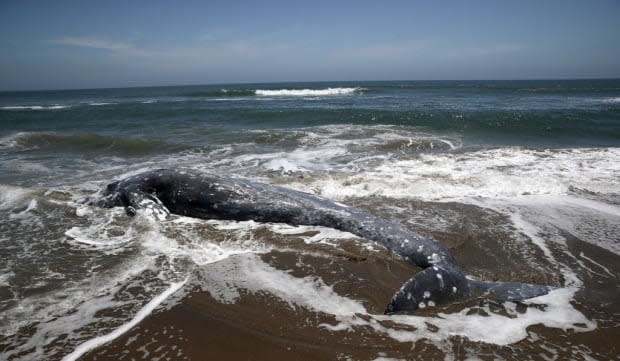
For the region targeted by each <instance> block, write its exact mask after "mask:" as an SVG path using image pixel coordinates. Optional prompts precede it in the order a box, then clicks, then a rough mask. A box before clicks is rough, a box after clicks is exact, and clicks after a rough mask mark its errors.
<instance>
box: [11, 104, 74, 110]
mask: <svg viewBox="0 0 620 361" xmlns="http://www.w3.org/2000/svg"><path fill="white" fill-rule="evenodd" d="M69 107H70V106H69V105H59V104H54V105H7V106H4V107H0V109H2V110H54V109H64V108H69Z"/></svg>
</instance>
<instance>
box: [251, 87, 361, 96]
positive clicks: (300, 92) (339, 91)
mask: <svg viewBox="0 0 620 361" xmlns="http://www.w3.org/2000/svg"><path fill="white" fill-rule="evenodd" d="M363 90H364V89H363V88H360V87H356V88H326V89H277V90H271V89H269V90H267V89H256V91H255V93H256V95H261V96H304V97H305V96H326V95H346V94H354V93H359V92H361V91H363Z"/></svg>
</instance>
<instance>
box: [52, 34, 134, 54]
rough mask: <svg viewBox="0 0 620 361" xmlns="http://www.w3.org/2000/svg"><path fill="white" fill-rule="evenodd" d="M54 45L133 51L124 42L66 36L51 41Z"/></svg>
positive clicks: (129, 45)
mask: <svg viewBox="0 0 620 361" xmlns="http://www.w3.org/2000/svg"><path fill="white" fill-rule="evenodd" d="M53 42H54V43H56V44H62V45H71V46H79V47H84V48H95V49H104V50H112V51H115V50H126V49H133V48H134V46H133V45H132V44H130V43H126V42H118V41H110V40H104V39H97V38H85V37H71V36H67V37H64V38H61V39H57V40H54V41H53Z"/></svg>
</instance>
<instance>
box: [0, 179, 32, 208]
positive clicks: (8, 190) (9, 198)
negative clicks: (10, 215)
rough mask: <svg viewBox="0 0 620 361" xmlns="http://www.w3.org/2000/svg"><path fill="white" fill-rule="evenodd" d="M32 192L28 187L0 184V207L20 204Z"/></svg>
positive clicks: (11, 206)
mask: <svg viewBox="0 0 620 361" xmlns="http://www.w3.org/2000/svg"><path fill="white" fill-rule="evenodd" d="M33 192H34V191H33V190H32V189H29V188H23V187H16V186H10V185H6V184H0V209H9V208H13V207H15V206H17V205H22V204H23V203H24V202H25V201H26V198H28V197H29V196H30V195H32V193H33ZM35 206H36V204H35Z"/></svg>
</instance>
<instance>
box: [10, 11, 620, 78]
mask: <svg viewBox="0 0 620 361" xmlns="http://www.w3.org/2000/svg"><path fill="white" fill-rule="evenodd" d="M619 39H620V1H617V0H611V1H605V0H596V1H594V0H583V1H570V0H565V1H551V0H549V1H547V0H537V1H528V0H520V1H503V0H496V1H476V0H472V1H464V0H463V1H412V0H409V1H387V0H386V1H376V0H375V1H362V0H360V1H337V0H331V1H318V0H313V1H300V2H296V1H293V0H289V1H269V0H263V1H253V2H251V1H236V2H235V1H230V0H229V1H183V2H182V1H118V2H115V1H96V2H95V1H62V0H60V1H27V0H24V1H11V0H3V1H1V2H0V47H1V51H0V90H26V89H63V88H93V87H126V86H152V85H176V84H209V83H229V82H279V81H324V80H396V79H398V80H405V79H411V80H416V79H425V80H426V79H531V78H587V77H620V40H619Z"/></svg>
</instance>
